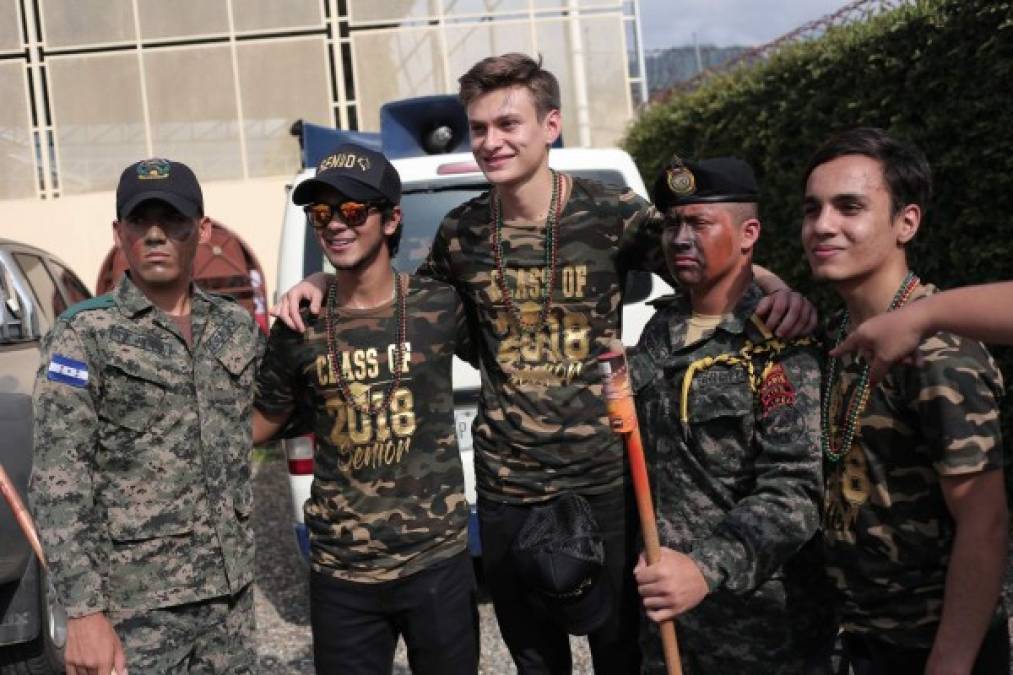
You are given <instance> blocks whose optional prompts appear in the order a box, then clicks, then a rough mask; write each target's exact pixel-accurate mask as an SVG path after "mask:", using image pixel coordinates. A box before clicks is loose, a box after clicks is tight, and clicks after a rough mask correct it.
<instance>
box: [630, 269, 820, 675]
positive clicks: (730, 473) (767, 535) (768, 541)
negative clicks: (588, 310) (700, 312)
mask: <svg viewBox="0 0 1013 675" xmlns="http://www.w3.org/2000/svg"><path fill="white" fill-rule="evenodd" d="M761 297H762V293H761V292H760V289H759V288H758V287H757V286H755V285H752V286H751V287H750V288H749V289H748V290H747V292H746V293H745V294H744V296H743V297H742V299H741V300H740V301H739V303H738V305H737V307H736V308H735V310H734V311H733V312H732V313H729V314H727V315H725V317H724V318H723V319H722V320H721V322H720V323H719V324H718V326H717V327H716V328H715V329H714V330H713V332H710V333H704V335H703V336H701V337H699V338H696V339H694V340H693V341H692V342H690V343H688V344H687V343H686V338H687V331H688V330H689V319H690V317H691V315H692V308H691V307H690V304H689V301H688V299H686V298H679V297H674V296H669V298H664V299H659V300H658V301H656V303H655V304H657V305H659V309H658V311H657V313H656V314H655V315H654V317H652V319H651V321H650V322H649V323H648V324H647V326H646V327H645V328H644V332H643V335H642V336H641V338H640V341H639V343H638V345H637V347H636V348H635V349H634V350H633V351H632V352H631V355H630V372H631V377H632V383H633V386H634V389H635V391H636V400H637V412H638V417H639V422H640V430H641V435H642V438H643V441H644V449H645V455H646V458H647V461H648V472H649V475H650V477H651V483H652V489H653V497H654V501H655V508H656V512H657V518H658V528H659V535H660V538H661V543H662V545H664V546H667V547H669V548H671V549H673V550H676V551H680V552H682V553H685V554H687V555H688V556H689V557H690V558H692V559H693V560H694V562H695V563H696V564H697V566H698V567H699V568H700V571H701V572H702V573H703V576H704V578H705V579H706V580H707V583H708V586H709V587H710V589H711V593H710V594H709V595H708V596H707V597H706V598H705V599H704V600H703V602H702V603H701V604H700V605H698V606H697V607H696V608H695V609H694V610H692V611H690V612H688V613H686V614H683V615H682V616H680V617H679V625H680V627H681V629H682V630H683V635H680V639H681V640H682V641H683V642H684V643H685V644H684V645H683V652H684V662H685V663H686V665H687V672H705V673H725V672H760V670H756V671H752V670H749V671H746V670H741V668H742V667H744V666H743V665H742V664H743V663H745V664H748V665H749V668H753V667H757V668H760V667H762V669H763V672H770V673H774V672H775V664H776V663H778V662H783V663H784V664H785V665H784V666H783V667H785V668H787V670H785V671H783V672H798V670H800V667H799V666H798V661H797V660H796V661H791V660H790V659H792V658H796V657H797V656H798V654H799V653H800V651H799V650H800V648H801V647H800V646H799V645H794V646H793V645H791V644H790V635H789V629H790V626H789V618H790V617H789V612H788V610H787V609H786V599H785V588H784V586H785V583H784V579H783V577H784V575H785V571H784V566H785V565H786V563H788V561H789V559H790V558H791V557H792V556H793V554H795V553H796V551H798V550H799V549H800V548H801V547H802V546H803V545H804V544H805V543H806V542H807V541H808V540H810V539H811V538H812V537H813V535H814V534H815V532H816V528H817V525H818V522H819V514H818V507H819V498H820V492H821V486H822V482H821V472H820V452H819V441H818V439H819V382H820V370H819V361H818V358H817V355H818V351H817V349H816V347H815V344H814V343H813V342H812V340H811V339H810V338H803V339H801V340H794V341H787V342H785V341H781V340H779V339H777V338H773V337H772V336H771V335H770V333H769V332H768V331H767V330H766V328H765V327H764V328H763V329H762V330H761V329H760V327H759V326H757V325H756V324H755V323H753V320H752V318H751V317H752V316H753V312H754V310H755V307H756V304H757V303H758V302H759V300H760V298H761ZM761 325H762V324H761ZM691 339H692V338H691ZM704 359H709V360H704ZM687 382H688V383H689V387H688V390H687V389H684V387H685V384H686V383H687ZM684 391H685V392H686V394H685V405H683V396H684V394H683V392H684ZM684 416H685V419H686V420H688V424H687V423H686V422H685V421H683V417H684ZM744 622H749V626H748V627H746V626H745V625H744ZM720 630H727V631H728V632H729V636H728V640H724V639H718V638H717V637H716V636H717V632H716V631H720ZM767 638H769V639H767ZM792 650H794V651H792ZM757 659H760V660H757ZM650 662H651V658H650V651H649V650H648V652H647V653H646V663H648V664H650ZM694 664H695V667H694ZM762 664H766V665H762ZM736 669H739V670H736ZM793 669H797V670H793ZM776 672H782V671H779V670H778V671H776Z"/></svg>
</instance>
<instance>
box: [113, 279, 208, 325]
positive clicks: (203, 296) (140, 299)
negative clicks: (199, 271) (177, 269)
mask: <svg viewBox="0 0 1013 675" xmlns="http://www.w3.org/2000/svg"><path fill="white" fill-rule="evenodd" d="M113 297H114V298H115V300H116V304H117V306H119V308H120V311H122V312H123V314H124V315H126V316H129V317H134V316H137V315H138V314H140V313H141V312H144V311H146V310H148V309H151V308H152V307H154V303H152V302H151V300H150V299H149V298H148V296H146V295H145V294H144V293H143V292H142V291H141V289H139V288H138V287H137V286H136V285H135V284H134V282H133V280H132V279H131V278H130V273H129V272H124V273H123V278H122V279H120V285H119V286H117V287H116V291H115V292H114V293H113ZM190 301H191V305H193V303H194V301H197V302H198V303H201V304H204V303H206V304H208V305H213V304H214V302H213V301H212V300H211V298H210V296H209V295H208V294H207V292H206V291H204V289H202V288H201V287H200V286H198V285H197V284H195V283H193V282H190ZM191 313H193V307H192V306H191Z"/></svg>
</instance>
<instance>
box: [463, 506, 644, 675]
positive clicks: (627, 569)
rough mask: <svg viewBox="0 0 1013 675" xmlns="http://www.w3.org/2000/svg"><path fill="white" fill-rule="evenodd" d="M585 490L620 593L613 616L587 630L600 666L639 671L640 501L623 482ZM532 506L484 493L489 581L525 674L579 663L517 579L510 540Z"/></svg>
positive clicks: (600, 671)
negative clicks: (498, 499)
mask: <svg viewBox="0 0 1013 675" xmlns="http://www.w3.org/2000/svg"><path fill="white" fill-rule="evenodd" d="M584 497H586V498H587V501H588V502H589V503H590V505H591V510H592V512H593V513H594V517H595V520H596V521H597V522H598V527H599V529H600V530H601V534H602V538H603V540H604V543H605V568H606V569H605V572H606V577H605V579H607V580H608V582H609V584H610V586H611V591H612V593H613V603H612V606H613V612H612V615H611V616H610V617H609V618H608V620H607V621H606V622H605V624H604V625H602V626H601V627H600V628H598V629H597V630H595V631H594V632H592V633H591V634H590V635H588V641H589V643H590V647H591V658H592V660H593V662H594V672H595V673H596V674H597V675H630V674H631V673H637V672H639V671H640V651H639V646H638V644H637V631H638V621H639V595H638V594H637V587H636V583H635V581H634V579H633V567H634V565H635V563H636V553H637V551H636V549H635V543H636V529H635V528H636V522H637V512H636V507H635V506H634V503H633V498H632V495H631V494H630V493H629V492H628V491H627V490H625V489H622V488H619V489H616V490H613V491H611V492H608V493H606V494H601V495H584ZM531 508H532V505H513V504H504V503H502V502H495V501H491V500H488V499H485V498H482V497H479V499H478V520H479V524H480V526H481V532H482V565H483V567H484V569H485V582H486V587H487V588H488V590H489V594H490V595H491V596H492V601H493V605H494V607H495V609H496V619H497V621H498V622H499V628H500V632H501V633H502V634H503V640H504V641H505V642H506V644H507V647H508V648H509V649H510V655H511V656H512V657H513V659H514V663H516V664H517V671H518V675H561V674H568V673H570V671H571V668H572V661H571V657H570V639H569V636H568V635H567V634H566V632H565V631H564V630H563V629H562V628H560V627H559V626H558V625H557V624H556V623H555V622H553V620H552V617H551V616H548V615H547V614H546V612H545V611H544V608H543V607H542V606H541V605H540V603H539V602H538V600H537V598H536V597H535V595H534V594H533V593H532V592H531V591H530V590H529V589H528V588H527V587H526V586H525V584H524V582H523V580H521V579H519V578H518V576H517V575H516V573H515V571H514V567H513V563H512V560H511V557H510V544H511V543H512V542H513V540H514V537H515V536H516V535H517V531H518V530H519V529H520V528H521V525H523V523H524V520H525V518H527V516H528V513H529V512H530V511H531ZM605 579H603V581H604V580H605Z"/></svg>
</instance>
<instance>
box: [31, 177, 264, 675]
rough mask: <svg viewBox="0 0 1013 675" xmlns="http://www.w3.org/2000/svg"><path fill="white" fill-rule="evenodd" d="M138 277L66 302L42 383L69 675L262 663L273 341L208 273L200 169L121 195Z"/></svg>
mask: <svg viewBox="0 0 1013 675" xmlns="http://www.w3.org/2000/svg"><path fill="white" fill-rule="evenodd" d="M113 234H114V236H115V239H116V244H117V246H119V248H120V250H121V251H122V252H123V254H124V256H125V258H126V260H127V265H128V272H127V274H126V275H125V276H124V277H123V280H122V281H121V282H120V284H119V286H118V287H117V288H116V290H115V291H113V292H112V293H111V294H109V295H103V296H100V297H97V298H94V299H92V300H87V301H85V302H82V303H79V304H77V305H75V306H74V307H71V308H70V309H68V310H67V311H66V312H64V313H63V314H62V315H61V316H60V318H59V319H58V320H57V321H56V325H55V326H54V327H53V329H52V330H51V331H50V333H49V334H48V335H47V336H46V338H45V340H44V345H43V359H42V366H41V368H40V370H39V374H38V378H37V380H36V387H35V465H34V473H33V477H32V485H31V500H32V505H33V507H34V509H35V517H36V521H37V523H38V526H39V533H40V535H41V538H42V542H43V545H44V546H45V549H46V554H47V558H48V560H49V566H50V570H51V572H52V578H53V583H54V585H55V587H56V589H57V592H58V594H59V599H60V601H61V602H62V603H63V604H64V606H65V607H66V609H67V613H68V615H69V617H70V619H69V621H68V626H67V647H66V657H65V658H66V666H67V668H66V669H67V673H68V674H69V675H85V674H87V675H94V674H96V673H97V674H99V675H108V673H109V672H111V671H112V670H113V668H115V672H118V673H120V674H121V675H125V674H126V673H127V670H128V669H129V671H130V672H136V673H168V672H173V673H186V672H202V673H212V672H213V673H225V672H228V673H253V672H256V670H257V666H256V659H257V657H256V650H255V648H254V635H255V630H254V613H253V591H252V589H251V581H252V580H253V569H254V568H253V562H254V557H253V531H252V529H251V527H250V521H249V519H250V512H251V509H252V503H253V495H252V489H251V485H250V469H249V463H248V462H249V453H250V448H251V442H250V431H251V424H250V410H251V406H252V403H253V382H254V372H255V370H256V367H257V366H256V363H257V358H256V357H257V355H258V353H259V352H261V351H262V349H263V336H262V335H261V333H260V331H259V330H258V328H257V326H256V324H255V323H254V322H253V319H252V318H251V317H250V315H249V314H248V313H247V312H246V311H245V310H244V309H243V308H242V307H240V306H239V305H238V304H236V303H235V302H233V301H232V300H231V299H227V298H225V297H221V296H217V295H213V294H210V293H205V292H204V291H202V290H201V289H200V288H198V287H197V286H196V285H194V284H193V283H192V267H193V261H194V257H195V256H196V254H197V246H198V243H201V242H205V241H207V240H208V237H209V236H210V234H211V221H210V220H209V219H208V218H206V217H205V216H204V206H203V199H202V196H201V189H200V185H199V184H198V183H197V178H196V177H195V176H194V174H193V172H192V171H191V170H190V169H189V168H188V167H187V166H185V165H184V164H180V163H179V162H172V161H169V160H165V159H150V160H145V161H142V162H138V163H136V164H133V165H131V166H129V167H127V168H126V170H124V172H123V174H122V176H121V177H120V182H119V187H118V188H117V190H116V220H115V221H114V223H113Z"/></svg>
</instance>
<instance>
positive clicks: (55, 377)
mask: <svg viewBox="0 0 1013 675" xmlns="http://www.w3.org/2000/svg"><path fill="white" fill-rule="evenodd" d="M46 377H48V378H49V379H50V380H52V381H53V382H61V383H63V384H69V385H70V386H72V387H79V388H82V389H83V388H84V387H87V386H88V364H87V363H84V362H83V361H75V360H74V359H70V358H67V357H66V356H63V355H62V354H53V358H51V359H50V360H49V368H48V369H47V370H46Z"/></svg>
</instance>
